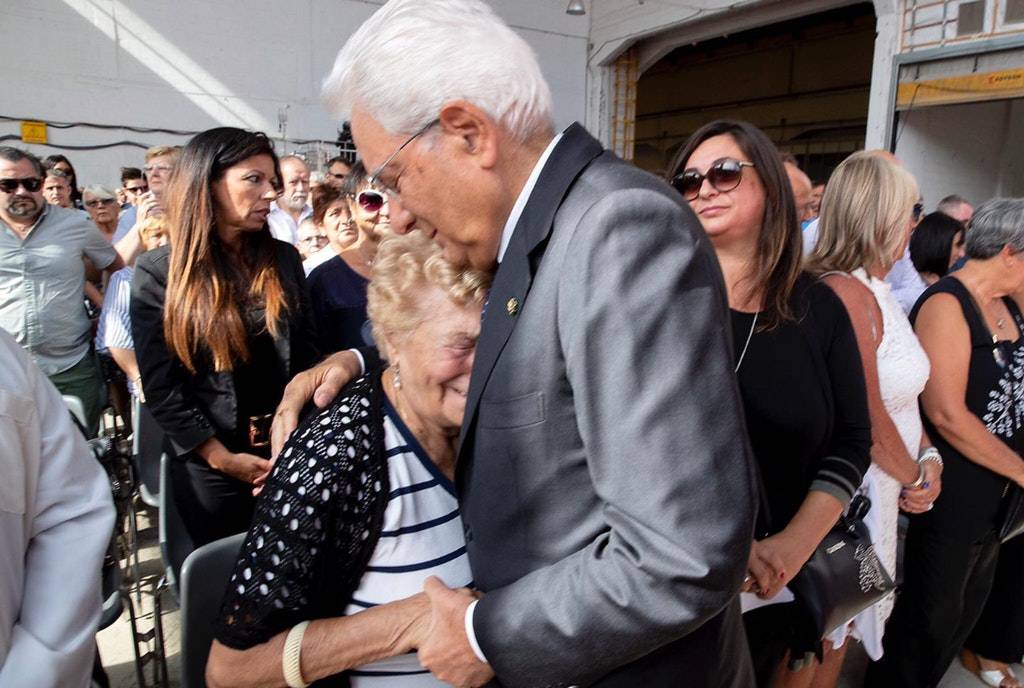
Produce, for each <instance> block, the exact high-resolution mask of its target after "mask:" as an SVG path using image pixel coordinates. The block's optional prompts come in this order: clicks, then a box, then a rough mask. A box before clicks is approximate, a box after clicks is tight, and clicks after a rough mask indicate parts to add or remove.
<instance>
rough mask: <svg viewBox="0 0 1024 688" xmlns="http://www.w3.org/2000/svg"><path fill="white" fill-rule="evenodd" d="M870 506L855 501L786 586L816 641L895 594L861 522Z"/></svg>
mask: <svg viewBox="0 0 1024 688" xmlns="http://www.w3.org/2000/svg"><path fill="white" fill-rule="evenodd" d="M869 509H871V500H870V499H868V498H867V497H866V496H864V495H862V494H858V495H856V496H854V498H853V500H852V501H851V502H850V507H849V508H848V509H847V510H846V514H844V515H843V516H841V517H840V518H839V522H838V523H837V524H836V526H835V527H834V528H832V530H831V531H829V533H828V535H826V536H825V539H824V540H822V541H821V544H819V545H818V548H817V549H816V550H815V551H814V554H812V555H811V558H810V559H808V560H807V563H806V564H804V565H803V568H801V569H800V572H799V573H798V574H797V575H796V576H795V577H794V578H793V580H792V581H790V583H789V589H790V590H791V591H792V592H793V595H794V596H795V597H796V603H797V605H798V606H799V608H800V611H801V612H802V614H801V616H802V617H803V619H802V622H803V623H806V624H808V626H809V627H808V629H807V630H808V631H813V633H814V634H815V635H814V637H817V638H824V637H825V636H826V635H828V634H829V633H831V632H832V631H834V630H835V629H837V628H839V627H840V626H842V625H843V624H845V623H847V622H848V621H850V620H851V619H853V617H855V616H857V614H859V613H860V612H862V611H864V610H865V609H867V608H868V607H870V606H871V605H873V604H875V603H876V602H878V601H879V600H881V599H882V598H883V597H885V596H886V595H888V594H890V593H891V592H892V591H893V590H895V589H896V585H895V584H894V583H893V581H892V578H891V577H890V576H889V573H888V572H887V571H886V570H885V567H884V566H882V562H881V561H880V560H879V559H878V555H877V554H876V553H875V547H874V545H873V544H871V536H870V535H869V534H868V528H867V526H866V525H865V524H864V516H865V515H866V514H867V512H868V510H869Z"/></svg>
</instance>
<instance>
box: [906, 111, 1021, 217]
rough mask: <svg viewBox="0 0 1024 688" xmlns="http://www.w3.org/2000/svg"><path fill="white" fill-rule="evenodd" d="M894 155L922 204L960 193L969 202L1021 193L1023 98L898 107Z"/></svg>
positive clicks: (935, 201)
mask: <svg viewBox="0 0 1024 688" xmlns="http://www.w3.org/2000/svg"><path fill="white" fill-rule="evenodd" d="M897 136H898V137H899V139H898V142H897V145H896V155H897V156H899V157H900V158H901V159H902V160H903V163H904V164H905V165H906V166H907V168H908V169H909V170H910V171H911V172H913V173H914V176H915V177H916V178H917V181H918V184H919V185H920V186H921V194H922V196H923V197H924V200H925V205H926V207H927V208H928V209H932V208H934V207H935V204H936V203H937V202H938V201H939V200H940V199H942V198H943V197H944V196H947V195H949V194H953V193H956V194H960V195H961V196H964V197H965V198H967V199H968V200H970V201H971V202H972V203H974V204H975V205H977V204H979V203H981V202H983V201H985V200H988V199H989V198H992V197H994V196H1022V195H1024V164H1022V158H1024V101H1021V100H1004V101H993V102H988V103H971V104H965V105H943V106H936V107H927V108H920V109H918V110H914V111H912V112H909V113H906V112H904V113H901V114H900V120H899V123H898V126H897Z"/></svg>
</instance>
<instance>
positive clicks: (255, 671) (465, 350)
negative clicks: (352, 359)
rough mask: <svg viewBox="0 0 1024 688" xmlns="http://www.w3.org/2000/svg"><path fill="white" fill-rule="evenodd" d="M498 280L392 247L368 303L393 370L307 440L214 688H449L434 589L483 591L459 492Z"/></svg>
mask: <svg viewBox="0 0 1024 688" xmlns="http://www.w3.org/2000/svg"><path fill="white" fill-rule="evenodd" d="M488 284H489V278H488V276H487V275H485V274H483V273H479V272H474V271H469V270H466V271H461V270H458V269H456V268H454V267H453V266H452V265H451V264H449V263H448V262H447V261H446V260H445V259H444V258H443V257H442V255H441V249H440V247H439V246H437V245H436V244H435V243H434V242H432V241H430V240H429V239H428V238H426V237H425V236H423V235H422V234H421V233H420V232H412V233H410V234H409V235H406V236H395V237H390V238H388V239H386V240H385V241H384V242H382V243H381V245H380V249H379V251H378V253H377V259H376V260H375V261H374V265H373V274H372V280H371V282H370V286H369V292H368V299H369V301H368V314H369V317H370V322H371V323H372V327H373V336H374V339H375V340H376V341H377V343H378V344H379V346H380V348H381V353H382V355H383V356H384V357H385V358H386V359H387V361H388V366H387V367H386V369H384V370H383V372H381V371H379V370H378V371H374V372H370V373H367V374H366V375H364V376H363V377H361V378H358V379H356V380H353V381H352V382H351V383H350V384H349V385H348V386H347V387H346V388H345V389H344V390H343V391H342V393H341V394H340V395H338V397H337V399H336V400H335V401H334V403H333V404H332V405H331V406H330V407H328V408H327V409H325V410H324V411H322V412H319V413H317V414H315V415H313V416H311V417H309V418H307V419H306V421H305V422H304V423H303V424H302V425H301V426H300V427H299V428H298V429H297V430H296V431H295V433H294V434H293V435H292V437H291V439H290V440H289V442H288V444H286V445H285V448H284V450H283V451H282V452H281V454H280V456H279V457H278V459H277V463H276V465H275V467H274V470H273V473H272V474H271V476H270V478H269V479H268V481H267V486H266V489H265V490H264V491H263V493H262V495H261V496H260V501H259V502H258V504H257V510H256V517H255V519H254V521H253V523H252V526H251V528H250V530H249V534H248V536H247V537H246V540H245V544H244V545H243V546H242V553H241V555H240V557H239V560H238V563H237V564H236V566H235V571H234V574H233V576H232V578H231V582H230V584H229V586H228V591H227V596H226V598H225V600H224V604H223V608H222V610H221V619H220V621H219V623H218V626H217V632H216V638H217V640H216V641H215V642H214V644H213V648H212V651H211V653H210V660H209V664H208V666H207V680H208V682H209V683H210V685H215V686H223V685H269V684H278V685H279V684H281V683H282V682H287V683H288V684H289V685H302V684H303V683H307V682H311V681H319V680H321V679H325V678H329V680H328V681H327V682H326V683H325V684H329V685H346V682H347V683H349V684H351V685H352V686H357V687H363V686H439V685H442V684H440V683H438V682H437V681H436V679H434V678H433V677H432V676H431V675H430V673H429V672H427V671H426V670H425V669H423V668H422V667H421V666H420V665H419V662H418V661H417V658H416V655H415V654H410V653H411V651H412V650H414V649H415V648H416V647H417V646H418V644H419V641H420V638H421V637H422V636H423V634H424V633H425V630H426V626H427V620H428V616H427V612H428V608H429V607H428V604H427V601H426V598H425V597H424V595H423V594H422V593H421V592H420V591H421V590H422V589H423V583H424V580H425V579H426V578H427V577H428V576H437V577H438V578H440V579H441V580H442V581H443V582H444V583H445V584H446V585H449V586H468V585H470V584H471V581H472V579H471V574H470V569H469V562H468V559H467V557H466V548H465V542H464V540H463V532H462V522H461V519H460V517H459V510H458V503H457V501H456V498H455V488H454V486H453V484H452V479H453V477H454V473H455V457H456V441H457V439H458V433H459V428H460V426H461V424H462V416H463V412H464V411H465V405H466V392H467V391H468V388H469V375H470V371H471V369H472V366H473V353H474V350H475V346H476V339H477V336H478V334H479V331H480V310H481V307H482V305H483V301H484V298H485V295H486V290H487V287H488Z"/></svg>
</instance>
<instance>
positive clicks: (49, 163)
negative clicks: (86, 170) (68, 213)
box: [43, 153, 82, 207]
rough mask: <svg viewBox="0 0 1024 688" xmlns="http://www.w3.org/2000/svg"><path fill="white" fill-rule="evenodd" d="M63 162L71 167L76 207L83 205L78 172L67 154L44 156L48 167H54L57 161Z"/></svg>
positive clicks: (44, 162)
mask: <svg viewBox="0 0 1024 688" xmlns="http://www.w3.org/2000/svg"><path fill="white" fill-rule="evenodd" d="M59 162H62V163H64V164H65V165H67V166H68V168H70V169H71V202H72V203H73V204H74V205H75V206H76V207H81V205H82V192H81V191H79V190H78V173H77V172H75V166H74V165H72V164H71V161H70V160H68V159H67V158H66V157H65V156H63V155H60V154H59V153H57V154H54V155H47V156H46V157H45V158H43V166H44V167H46V168H50V167H54V166H55V165H56V164H57V163H59Z"/></svg>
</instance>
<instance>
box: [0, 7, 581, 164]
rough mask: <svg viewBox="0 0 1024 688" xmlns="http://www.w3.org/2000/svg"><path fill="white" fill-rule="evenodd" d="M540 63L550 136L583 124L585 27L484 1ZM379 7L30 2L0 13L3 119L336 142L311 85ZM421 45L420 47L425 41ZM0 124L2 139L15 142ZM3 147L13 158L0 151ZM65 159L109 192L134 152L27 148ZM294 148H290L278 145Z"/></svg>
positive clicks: (152, 137)
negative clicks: (550, 104) (281, 127)
mask: <svg viewBox="0 0 1024 688" xmlns="http://www.w3.org/2000/svg"><path fill="white" fill-rule="evenodd" d="M489 1H490V2H491V3H492V5H494V6H495V9H496V10H497V11H498V13H499V14H500V15H501V16H502V17H504V18H505V20H506V21H508V22H509V23H510V24H512V25H513V26H514V27H515V28H516V30H517V31H519V32H520V34H521V35H522V36H523V37H524V38H525V39H526V40H527V41H528V42H529V43H530V45H531V46H533V48H534V49H535V50H536V51H537V54H538V57H539V58H540V61H541V65H542V68H543V70H544V73H545V75H546V76H547V78H548V80H549V81H550V82H551V85H552V89H553V91H554V97H555V114H556V119H557V122H558V123H559V124H560V125H566V124H568V123H570V122H572V121H573V120H577V119H580V120H582V119H583V117H584V113H585V105H584V104H585V99H586V57H587V36H588V33H589V28H590V17H589V16H585V17H570V16H568V15H566V14H565V5H564V3H563V2H561V1H560V0H489ZM381 4H383V2H382V1H381V0H289V1H288V2H284V3H282V2H279V1H277V0H274V1H271V0H217V2H208V1H207V0H173V1H168V0H28V2H13V1H12V2H7V1H5V2H0V60H2V61H3V62H2V63H3V64H4V65H6V66H7V67H6V68H5V70H4V77H3V81H4V84H3V85H4V88H3V96H0V115H4V116H11V117H16V118H35V119H42V120H49V121H56V122H95V123H100V124H111V125H132V126H137V127H153V128H163V129H175V130H186V131H200V130H203V129H207V128H209V127H213V126H218V125H222V124H228V125H234V126H244V127H247V128H253V129H260V130H263V131H266V132H267V133H269V134H272V135H276V134H277V133H278V113H279V112H280V111H281V110H283V109H284V108H285V107H286V106H288V111H287V112H288V125H287V135H288V137H289V138H304V139H327V140H330V141H333V140H334V139H335V138H336V134H337V126H338V125H337V123H336V122H333V121H331V120H330V118H329V117H328V116H327V114H326V112H325V111H324V109H323V107H322V106H321V105H320V101H319V84H320V81H321V79H322V78H323V77H324V75H326V74H327V72H328V71H329V69H330V66H331V65H332V64H333V61H334V56H335V54H336V53H337V50H338V48H340V47H341V45H342V44H343V43H344V41H345V39H346V38H347V37H348V36H349V35H350V34H351V32H352V31H353V30H354V29H355V28H356V27H357V26H358V25H359V24H360V23H361V22H362V21H363V20H365V19H366V18H367V17H369V16H370V14H372V13H373V12H374V11H375V10H376V9H377V7H379V6H380V5H381ZM424 40H429V36H426V37H424ZM18 133H19V128H18V123H17V122H5V121H0V137H2V136H9V135H17V134H18ZM49 134H50V141H51V143H55V144H68V145H97V144H103V143H110V142H115V141H122V140H131V141H137V142H139V143H142V144H145V145H146V146H149V145H157V144H178V143H182V142H184V141H185V140H186V139H187V137H185V136H173V135H169V134H165V133H138V132H131V131H126V130H121V129H113V130H97V129H88V128H82V127H77V128H73V129H56V128H53V127H51V128H50V130H49ZM3 143H4V144H5V145H21V144H20V142H18V141H13V142H11V141H4V142H3ZM26 147H27V148H30V149H31V150H32V151H33V152H35V153H37V154H39V155H49V154H52V153H55V152H60V153H63V154H65V155H67V156H68V157H69V158H71V160H72V162H73V163H74V164H75V166H76V168H77V170H78V173H79V182H80V183H96V182H99V183H107V184H115V183H116V182H117V174H118V169H119V168H120V167H121V166H122V165H133V166H141V164H142V152H143V151H142V149H140V148H133V147H129V146H118V147H115V148H110V149H105V150H99V151H73V150H61V149H57V148H54V147H47V146H26ZM287 148H289V149H291V148H294V146H288V147H287Z"/></svg>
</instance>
